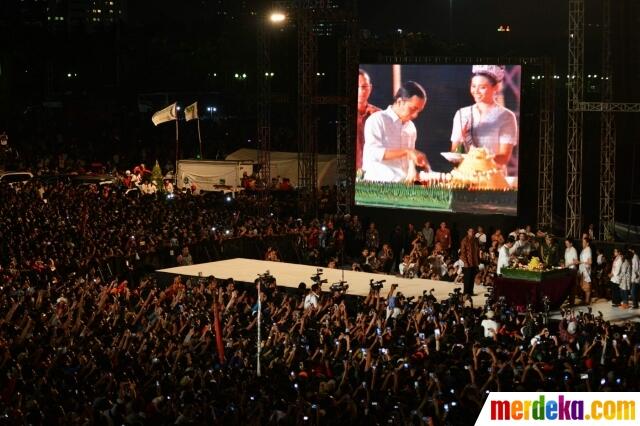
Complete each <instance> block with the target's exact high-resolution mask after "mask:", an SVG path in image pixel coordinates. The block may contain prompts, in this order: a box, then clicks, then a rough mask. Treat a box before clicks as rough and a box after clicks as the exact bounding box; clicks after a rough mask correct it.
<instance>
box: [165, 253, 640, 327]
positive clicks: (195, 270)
mask: <svg viewBox="0 0 640 426" xmlns="http://www.w3.org/2000/svg"><path fill="white" fill-rule="evenodd" d="M267 270H268V271H269V272H270V273H271V275H273V276H274V277H275V278H276V280H277V282H278V285H281V286H285V287H291V288H297V287H298V284H300V283H301V282H304V283H306V284H307V286H308V287H309V286H310V285H311V283H312V282H311V276H312V275H314V274H315V273H316V267H315V266H307V265H298V264H293V263H284V262H268V261H265V260H253V259H243V258H236V259H229V260H221V261H219V262H209V263H200V264H197V265H190V266H179V267H176V268H169V269H161V270H158V271H157V272H159V273H165V274H170V275H182V276H191V277H197V276H198V275H199V273H202V276H204V277H208V276H209V275H213V276H215V277H216V278H222V279H225V278H233V279H234V280H235V281H238V282H245V283H252V282H253V281H254V280H255V279H256V278H257V277H258V274H263V273H264V272H266V271H267ZM322 270H323V275H322V278H323V279H327V280H328V283H327V284H324V285H323V286H322V289H323V290H324V291H328V290H329V287H330V286H331V284H332V283H335V282H338V281H340V280H341V279H343V273H344V280H346V281H347V283H348V284H349V290H348V294H351V295H356V296H366V295H367V294H369V280H371V279H373V280H375V281H378V280H387V282H385V283H384V288H383V290H382V295H383V296H386V294H387V292H388V291H389V286H390V285H391V284H393V283H398V290H399V291H401V292H402V293H403V294H404V295H405V296H407V297H411V296H416V297H418V296H421V295H422V292H423V291H424V290H430V289H432V288H433V289H435V291H434V293H433V294H434V296H435V297H436V298H437V299H438V300H443V299H447V298H448V297H449V293H451V292H452V291H453V289H454V288H456V287H462V284H453V283H450V282H446V281H433V280H424V279H419V278H413V279H408V278H401V277H396V276H393V275H385V274H371V273H367V272H354V271H346V270H345V271H343V270H341V269H328V268H322ZM474 291H475V292H476V296H474V297H473V304H474V306H484V304H485V297H484V294H485V293H486V288H485V287H482V286H475V288H474ZM591 307H592V310H593V313H594V314H596V315H597V314H598V311H601V312H602V314H603V317H604V319H605V320H606V321H611V322H624V321H640V309H624V310H622V309H620V308H612V307H611V302H609V301H607V300H605V299H596V300H594V301H593V303H592V306H591ZM575 310H576V312H577V311H585V312H586V311H587V308H586V307H577V308H575ZM551 318H552V319H560V311H559V310H554V311H552V312H551Z"/></svg>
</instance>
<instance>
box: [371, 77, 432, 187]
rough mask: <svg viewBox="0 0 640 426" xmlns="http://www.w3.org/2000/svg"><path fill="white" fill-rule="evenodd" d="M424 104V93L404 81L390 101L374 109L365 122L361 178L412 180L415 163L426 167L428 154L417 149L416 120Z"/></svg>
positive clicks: (419, 88) (411, 82)
mask: <svg viewBox="0 0 640 426" xmlns="http://www.w3.org/2000/svg"><path fill="white" fill-rule="evenodd" d="M426 104H427V93H426V92H425V90H424V88H423V87H422V86H421V85H419V84H418V83H416V82H414V81H407V82H405V83H404V84H403V85H402V86H401V87H400V89H398V92H397V93H396V95H395V97H394V98H393V104H392V105H389V107H388V108H387V109H385V110H383V111H378V112H374V113H373V114H371V115H370V116H369V118H368V119H367V121H366V123H365V125H364V148H363V153H362V169H363V172H364V176H363V179H364V180H367V181H373V182H402V181H411V182H413V181H414V180H415V179H416V177H417V173H416V166H418V167H424V168H427V169H428V168H429V163H428V162H427V156H426V155H425V154H424V153H423V152H421V151H418V150H417V149H416V139H417V131H416V126H415V125H414V124H413V121H412V120H415V119H416V118H417V117H418V115H419V114H420V112H422V110H423V109H424V107H425V105H426Z"/></svg>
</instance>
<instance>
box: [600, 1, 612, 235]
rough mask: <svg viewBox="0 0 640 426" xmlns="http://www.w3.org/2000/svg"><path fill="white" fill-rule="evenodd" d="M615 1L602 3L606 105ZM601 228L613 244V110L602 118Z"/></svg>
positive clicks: (603, 70)
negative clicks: (612, 5) (612, 15)
mask: <svg viewBox="0 0 640 426" xmlns="http://www.w3.org/2000/svg"><path fill="white" fill-rule="evenodd" d="M612 71H613V69H612V65H611V1H610V0H603V2H602V76H601V77H602V78H604V80H600V81H601V83H602V86H601V87H602V88H601V90H602V103H603V104H605V103H608V102H611V100H612V97H613V96H612V94H613V72H612ZM600 158H601V162H600V226H599V228H598V239H600V240H613V235H614V225H615V209H616V203H615V200H616V126H615V121H614V113H613V111H611V110H608V111H602V113H601V114H600Z"/></svg>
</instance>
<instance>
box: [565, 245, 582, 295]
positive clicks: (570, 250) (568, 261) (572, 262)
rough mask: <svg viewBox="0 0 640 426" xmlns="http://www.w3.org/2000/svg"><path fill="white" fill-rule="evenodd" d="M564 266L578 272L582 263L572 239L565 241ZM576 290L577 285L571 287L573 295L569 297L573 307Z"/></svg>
mask: <svg viewBox="0 0 640 426" xmlns="http://www.w3.org/2000/svg"><path fill="white" fill-rule="evenodd" d="M564 246H565V249H564V266H565V268H569V269H573V270H576V269H578V263H580V261H579V260H578V251H577V250H576V248H575V247H574V246H573V241H571V239H569V238H566V239H565V240H564ZM577 279H580V276H579V275H578V276H577ZM576 288H577V283H574V284H573V286H571V294H570V295H569V304H570V305H573V304H574V303H575V301H576Z"/></svg>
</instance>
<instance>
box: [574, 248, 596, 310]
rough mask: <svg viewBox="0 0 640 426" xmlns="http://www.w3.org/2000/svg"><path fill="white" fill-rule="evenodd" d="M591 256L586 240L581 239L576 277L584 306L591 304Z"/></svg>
mask: <svg viewBox="0 0 640 426" xmlns="http://www.w3.org/2000/svg"><path fill="white" fill-rule="evenodd" d="M592 259H593V256H592V253H591V245H590V243H589V240H588V239H587V238H583V239H582V251H581V252H580V260H579V262H580V263H579V264H578V275H579V276H580V288H581V289H582V291H583V292H584V304H585V305H589V304H591V263H592V262H593V261H592Z"/></svg>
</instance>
